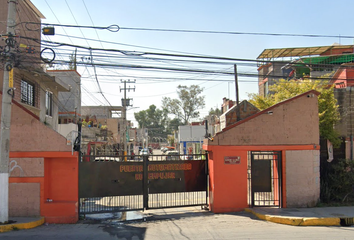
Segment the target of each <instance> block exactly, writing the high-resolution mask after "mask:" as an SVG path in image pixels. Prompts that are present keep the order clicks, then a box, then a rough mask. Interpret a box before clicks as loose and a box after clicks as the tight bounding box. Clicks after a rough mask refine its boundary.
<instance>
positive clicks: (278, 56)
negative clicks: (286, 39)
mask: <svg viewBox="0 0 354 240" xmlns="http://www.w3.org/2000/svg"><path fill="white" fill-rule="evenodd" d="M257 59H258V60H259V61H260V62H259V68H258V76H259V82H258V84H259V94H260V95H262V96H266V95H267V94H271V92H269V89H268V88H269V86H271V85H273V84H274V83H275V81H276V80H279V79H281V78H282V79H302V78H304V77H309V78H311V79H317V78H319V79H321V78H322V79H323V81H328V84H329V85H334V94H335V98H336V99H337V104H338V109H339V113H340V118H341V119H340V121H339V122H338V123H337V124H336V126H335V129H336V130H337V131H338V132H339V134H340V137H341V138H342V139H343V142H344V144H345V154H343V155H342V156H343V157H345V158H346V159H352V160H353V159H354V153H353V152H354V141H353V128H352V126H353V121H354V118H353V116H354V115H353V111H352V110H351V104H352V101H353V98H352V91H353V86H354V80H353V79H354V70H353V66H354V65H353V61H354V45H339V44H333V45H330V46H318V47H299V48H279V49H265V50H264V51H263V52H262V53H261V54H260V55H259V56H258V58H257Z"/></svg>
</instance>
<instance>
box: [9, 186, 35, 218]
mask: <svg viewBox="0 0 354 240" xmlns="http://www.w3.org/2000/svg"><path fill="white" fill-rule="evenodd" d="M9 200H10V201H9V216H11V217H35V216H40V183H10V184H9Z"/></svg>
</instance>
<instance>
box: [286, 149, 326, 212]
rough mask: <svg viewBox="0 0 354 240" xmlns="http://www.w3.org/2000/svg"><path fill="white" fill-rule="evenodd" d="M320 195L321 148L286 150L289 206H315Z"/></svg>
mask: <svg viewBox="0 0 354 240" xmlns="http://www.w3.org/2000/svg"><path fill="white" fill-rule="evenodd" d="M319 197H320V153H319V150H304V151H286V199H287V207H314V206H315V205H316V204H317V202H318V200H319Z"/></svg>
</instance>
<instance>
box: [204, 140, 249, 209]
mask: <svg viewBox="0 0 354 240" xmlns="http://www.w3.org/2000/svg"><path fill="white" fill-rule="evenodd" d="M211 152H212V154H209V174H210V180H209V184H210V192H211V194H210V210H211V211H212V212H214V213H223V212H235V211H242V210H243V209H244V208H246V207H248V205H247V151H240V150H238V151H235V150H234V149H233V148H232V146H231V147H230V146H229V147H227V146H217V147H213V148H212V149H211ZM225 156H239V157H241V162H240V164H225V163H224V157H225Z"/></svg>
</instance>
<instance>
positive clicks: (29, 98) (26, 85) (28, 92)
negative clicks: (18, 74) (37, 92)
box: [21, 80, 34, 106]
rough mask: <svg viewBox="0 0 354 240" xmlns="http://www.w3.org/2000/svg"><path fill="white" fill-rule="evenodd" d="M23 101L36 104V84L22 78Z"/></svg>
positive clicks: (32, 104)
mask: <svg viewBox="0 0 354 240" xmlns="http://www.w3.org/2000/svg"><path fill="white" fill-rule="evenodd" d="M21 102H22V103H25V104H28V105H31V106H34V84H32V83H30V82H27V81H25V80H21Z"/></svg>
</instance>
